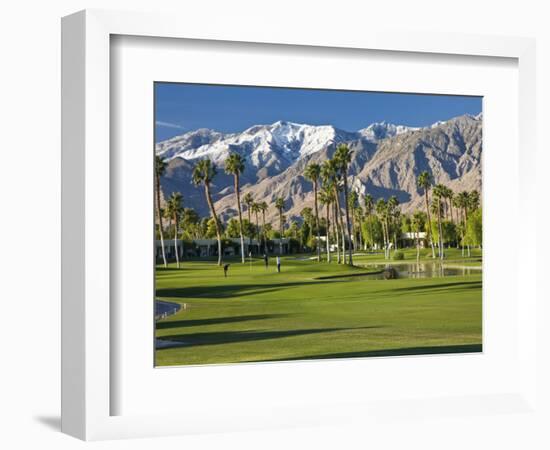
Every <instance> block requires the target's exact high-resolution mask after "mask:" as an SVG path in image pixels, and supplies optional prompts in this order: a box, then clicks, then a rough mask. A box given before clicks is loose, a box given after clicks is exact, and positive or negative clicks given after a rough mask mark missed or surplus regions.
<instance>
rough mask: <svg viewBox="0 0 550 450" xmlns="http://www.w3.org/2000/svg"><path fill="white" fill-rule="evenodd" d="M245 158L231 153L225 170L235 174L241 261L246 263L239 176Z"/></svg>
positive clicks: (234, 182)
mask: <svg viewBox="0 0 550 450" xmlns="http://www.w3.org/2000/svg"><path fill="white" fill-rule="evenodd" d="M244 164H245V158H244V157H243V156H241V155H239V154H238V153H231V154H230V155H229V157H228V158H227V159H226V160H225V172H226V173H228V174H230V175H233V185H234V189H235V195H236V197H237V211H238V212H239V234H240V236H241V262H242V263H243V264H244V263H245V256H244V233H243V214H242V210H241V191H240V183H239V181H240V180H239V177H240V175H241V173H243V171H244Z"/></svg>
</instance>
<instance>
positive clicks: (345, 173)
mask: <svg viewBox="0 0 550 450" xmlns="http://www.w3.org/2000/svg"><path fill="white" fill-rule="evenodd" d="M344 202H345V204H344V207H345V211H346V227H347V231H348V237H349V239H350V245H349V249H348V253H349V259H348V264H349V265H350V266H353V256H352V250H351V224H350V220H349V208H348V173H347V170H346V171H344Z"/></svg>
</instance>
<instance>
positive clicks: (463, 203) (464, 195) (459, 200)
mask: <svg viewBox="0 0 550 450" xmlns="http://www.w3.org/2000/svg"><path fill="white" fill-rule="evenodd" d="M468 201H469V195H468V192H467V191H462V192H460V193H459V194H457V196H456V198H455V204H456V207H457V208H459V211H460V231H461V234H462V256H464V244H465V240H466V221H467V219H468Z"/></svg>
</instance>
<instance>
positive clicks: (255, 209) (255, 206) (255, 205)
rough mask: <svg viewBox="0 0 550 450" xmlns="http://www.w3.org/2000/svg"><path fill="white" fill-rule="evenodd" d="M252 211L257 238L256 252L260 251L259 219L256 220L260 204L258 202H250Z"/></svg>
mask: <svg viewBox="0 0 550 450" xmlns="http://www.w3.org/2000/svg"><path fill="white" fill-rule="evenodd" d="M251 208H252V213H253V214H254V217H255V218H256V238H257V239H258V253H260V240H261V239H260V221H259V220H258V214H259V212H260V204H259V203H256V202H254V203H252V207H251Z"/></svg>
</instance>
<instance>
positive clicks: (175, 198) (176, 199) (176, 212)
mask: <svg viewBox="0 0 550 450" xmlns="http://www.w3.org/2000/svg"><path fill="white" fill-rule="evenodd" d="M182 199H183V196H182V195H181V194H180V193H179V192H172V194H171V195H170V198H169V199H168V202H167V208H166V210H167V211H168V212H169V214H170V218H171V220H173V221H174V250H175V252H176V265H177V267H178V269H179V268H180V257H179V249H178V224H179V217H180V214H181V213H182V211H183V208H182V206H181V201H182Z"/></svg>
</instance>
